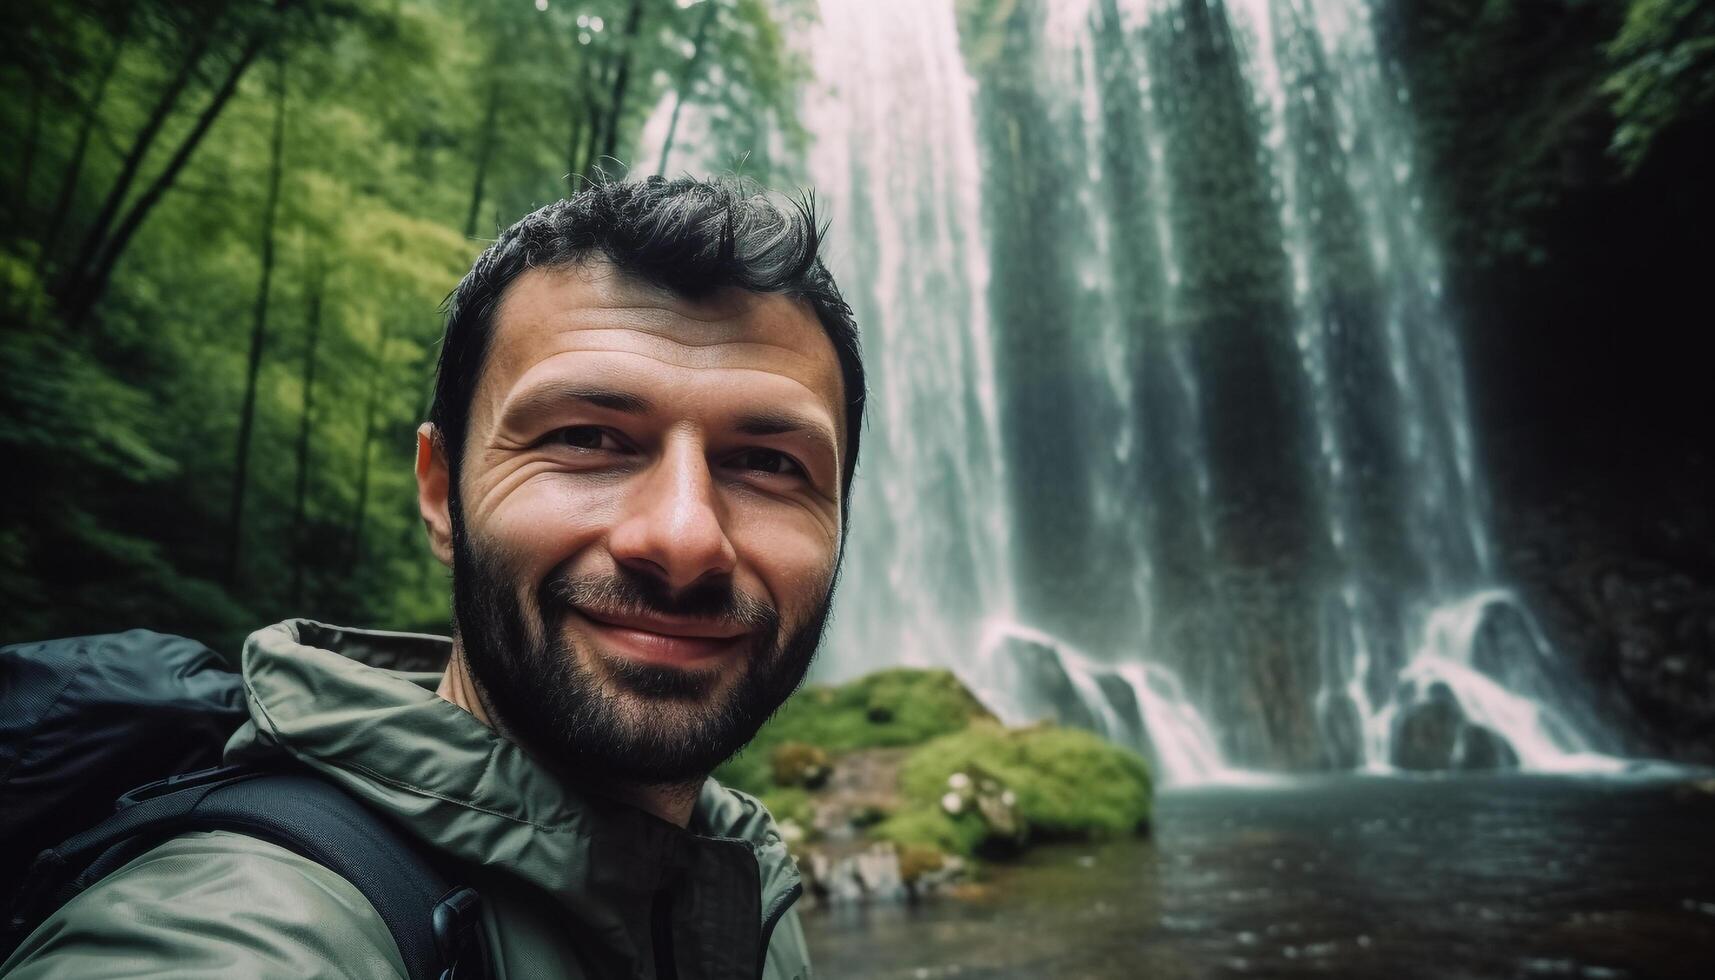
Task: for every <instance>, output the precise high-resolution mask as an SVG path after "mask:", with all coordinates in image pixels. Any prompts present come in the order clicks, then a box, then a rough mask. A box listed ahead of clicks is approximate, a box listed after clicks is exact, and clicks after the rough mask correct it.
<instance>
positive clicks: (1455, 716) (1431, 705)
mask: <svg viewBox="0 0 1715 980" xmlns="http://www.w3.org/2000/svg"><path fill="white" fill-rule="evenodd" d="M1436 687H1437V690H1440V691H1444V690H1446V688H1444V687H1442V686H1441V685H1437V686H1436ZM1464 725H1465V715H1464V713H1463V712H1461V711H1460V710H1459V705H1458V704H1457V703H1456V702H1455V701H1454V700H1453V698H1452V695H1451V694H1448V695H1446V696H1445V697H1441V696H1436V695H1435V694H1431V696H1430V698H1429V700H1427V701H1425V702H1423V703H1421V704H1417V705H1415V706H1413V707H1411V708H1408V709H1406V711H1405V713H1404V714H1403V716H1402V717H1401V718H1400V720H1399V722H1398V723H1397V724H1396V725H1395V727H1394V732H1393V764H1394V765H1396V766H1398V767H1399V768H1401V769H1409V770H1411V771H1414V772H1432V771H1436V770H1445V769H1451V768H1453V755H1454V751H1455V750H1456V749H1457V748H1458V744H1459V732H1460V729H1461V728H1463V727H1464Z"/></svg>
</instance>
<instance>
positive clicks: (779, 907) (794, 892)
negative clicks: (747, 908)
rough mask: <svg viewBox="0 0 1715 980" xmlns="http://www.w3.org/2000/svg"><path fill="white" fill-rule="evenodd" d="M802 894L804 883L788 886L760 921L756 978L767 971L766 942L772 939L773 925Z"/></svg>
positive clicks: (778, 921)
mask: <svg viewBox="0 0 1715 980" xmlns="http://www.w3.org/2000/svg"><path fill="white" fill-rule="evenodd" d="M802 894H804V885H803V883H802V882H800V883H798V884H795V885H793V886H792V887H791V888H788V889H787V890H786V894H784V895H782V896H780V897H779V898H777V899H775V900H774V907H773V908H771V909H769V910H768V918H767V919H765V920H763V923H762V950H761V952H760V953H758V954H757V957H756V976H757V980H762V975H763V974H765V973H767V972H768V944H769V942H771V941H772V940H773V939H774V927H775V926H777V925H779V924H780V920H781V919H783V918H785V917H786V910H787V909H789V908H791V907H792V903H794V902H796V901H798V897H799V896H800V895H802Z"/></svg>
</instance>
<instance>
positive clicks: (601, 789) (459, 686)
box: [435, 641, 703, 827]
mask: <svg viewBox="0 0 1715 980" xmlns="http://www.w3.org/2000/svg"><path fill="white" fill-rule="evenodd" d="M435 693H436V694H438V695H440V696H441V699H442V700H445V701H450V702H452V703H453V704H456V705H458V706H459V707H461V708H463V709H464V710H466V711H468V712H470V714H471V716H472V717H474V718H475V719H476V720H477V721H480V722H482V723H483V724H484V725H486V726H488V727H489V728H491V729H493V730H494V731H496V732H498V733H500V734H501V735H503V736H505V737H506V738H508V739H511V740H512V741H513V742H515V743H517V744H519V745H523V743H522V742H519V741H518V739H517V738H516V737H515V736H513V735H512V733H510V732H508V731H507V730H506V726H505V725H503V724H501V723H500V722H499V720H498V719H497V718H496V717H495V715H494V714H493V713H492V712H491V711H489V708H488V703H487V701H486V700H484V698H483V696H482V690H481V688H480V687H479V686H478V685H477V683H476V678H475V677H474V676H473V675H472V674H471V672H470V668H469V667H468V666H467V665H466V663H465V659H464V654H463V651H462V650H461V649H460V647H459V645H458V643H457V642H456V641H455V642H454V644H453V656H452V659H451V660H449V661H448V662H447V671H446V673H444V674H442V675H441V683H440V686H439V687H437V688H436V689H435ZM702 786H703V784H702V780H695V781H692V782H685V783H665V784H660V783H629V782H619V781H615V782H609V783H605V784H601V785H589V786H586V787H585V788H587V789H592V790H594V791H596V792H598V793H600V794H601V795H603V796H606V797H609V798H611V799H614V800H618V801H619V802H621V803H624V804H626V805H628V806H633V807H636V808H637V809H639V810H642V811H644V812H645V813H648V814H650V815H652V816H655V817H658V818H660V819H662V820H665V821H667V822H668V823H671V824H674V825H676V826H679V827H686V826H689V825H690V823H691V811H692V810H693V809H695V807H696V805H697V795H698V794H699V793H700V792H701V791H702Z"/></svg>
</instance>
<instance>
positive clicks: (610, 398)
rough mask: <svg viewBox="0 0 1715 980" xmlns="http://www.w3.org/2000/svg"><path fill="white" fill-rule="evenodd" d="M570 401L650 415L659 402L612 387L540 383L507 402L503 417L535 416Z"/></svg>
mask: <svg viewBox="0 0 1715 980" xmlns="http://www.w3.org/2000/svg"><path fill="white" fill-rule="evenodd" d="M566 402H582V403H583V404H585V405H593V406H595V407H596V408H605V409H607V410H609V411H613V412H623V413H625V414H626V415H648V414H649V413H650V412H652V411H654V410H655V405H654V403H652V402H651V401H650V400H649V399H647V398H644V397H643V396H642V395H638V394H634V393H632V392H629V391H618V390H615V389H612V388H598V387H592V386H589V385H581V384H577V383H575V382H564V381H559V382H549V383H546V384H540V385H537V386H535V387H533V388H531V389H529V390H527V391H525V392H524V393H523V394H521V395H518V396H517V397H515V398H512V399H510V400H509V401H508V402H507V403H506V408H505V410H504V412H503V416H502V417H503V418H505V419H507V420H516V419H521V418H531V417H532V416H535V415H540V414H543V413H546V412H551V411H553V410H554V409H556V408H559V407H561V406H562V405H564V404H565V403H566Z"/></svg>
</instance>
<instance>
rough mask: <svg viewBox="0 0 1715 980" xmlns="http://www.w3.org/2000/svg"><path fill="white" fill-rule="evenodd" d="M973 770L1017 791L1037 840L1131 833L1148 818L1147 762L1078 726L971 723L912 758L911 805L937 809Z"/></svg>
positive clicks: (907, 774) (907, 791)
mask: <svg viewBox="0 0 1715 980" xmlns="http://www.w3.org/2000/svg"><path fill="white" fill-rule="evenodd" d="M971 769H979V770H982V771H984V772H986V773H987V774H988V775H990V776H993V777H994V778H996V779H998V780H1000V781H1001V782H1002V783H1004V784H1005V785H1006V787H1007V788H1009V789H1011V790H1012V791H1013V792H1014V793H1015V794H1017V797H1018V812H1019V815H1020V816H1022V817H1023V818H1024V821H1025V823H1026V824H1027V825H1028V826H1029V828H1030V833H1031V834H1032V835H1033V836H1044V837H1065V836H1083V835H1091V834H1109V833H1129V832H1131V831H1134V830H1136V829H1137V828H1139V827H1140V826H1143V825H1145V824H1147V822H1148V820H1149V814H1150V777H1149V767H1148V765H1147V764H1146V763H1145V762H1144V761H1143V759H1141V758H1139V757H1138V756H1137V755H1136V754H1134V753H1131V752H1128V751H1126V750H1124V749H1121V748H1118V747H1116V746H1114V745H1110V744H1108V743H1107V742H1104V741H1103V740H1102V739H1100V738H1099V737H1097V736H1095V735H1092V734H1090V733H1089V732H1085V731H1081V730H1078V729H1073V728H1059V727H1054V726H1048V725H1040V726H1036V727H1034V728H1025V729H1016V730H1008V729H1005V728H1002V727H1001V726H1000V725H998V724H993V723H978V724H974V725H971V726H970V727H969V728H967V729H966V730H964V731H962V732H958V733H956V734H953V735H948V736H946V737H944V738H940V739H936V740H935V741H933V742H931V743H929V744H928V745H925V746H923V747H922V748H921V749H919V750H917V752H915V753H913V754H912V756H911V758H910V759H908V760H907V761H906V763H905V768H904V769H903V770H902V771H901V773H900V789H901V791H902V792H903V793H904V795H905V798H906V800H908V801H909V802H910V804H911V806H912V807H913V808H921V807H924V806H936V807H938V805H939V804H938V801H939V800H940V798H941V796H942V795H943V794H944V793H946V791H947V778H948V777H949V776H951V775H952V774H953V773H956V772H968V771H970V770H971ZM937 812H939V811H937ZM963 819H964V818H961V820H960V822H961V823H962V822H963ZM962 853H969V852H968V851H964V852H962Z"/></svg>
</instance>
